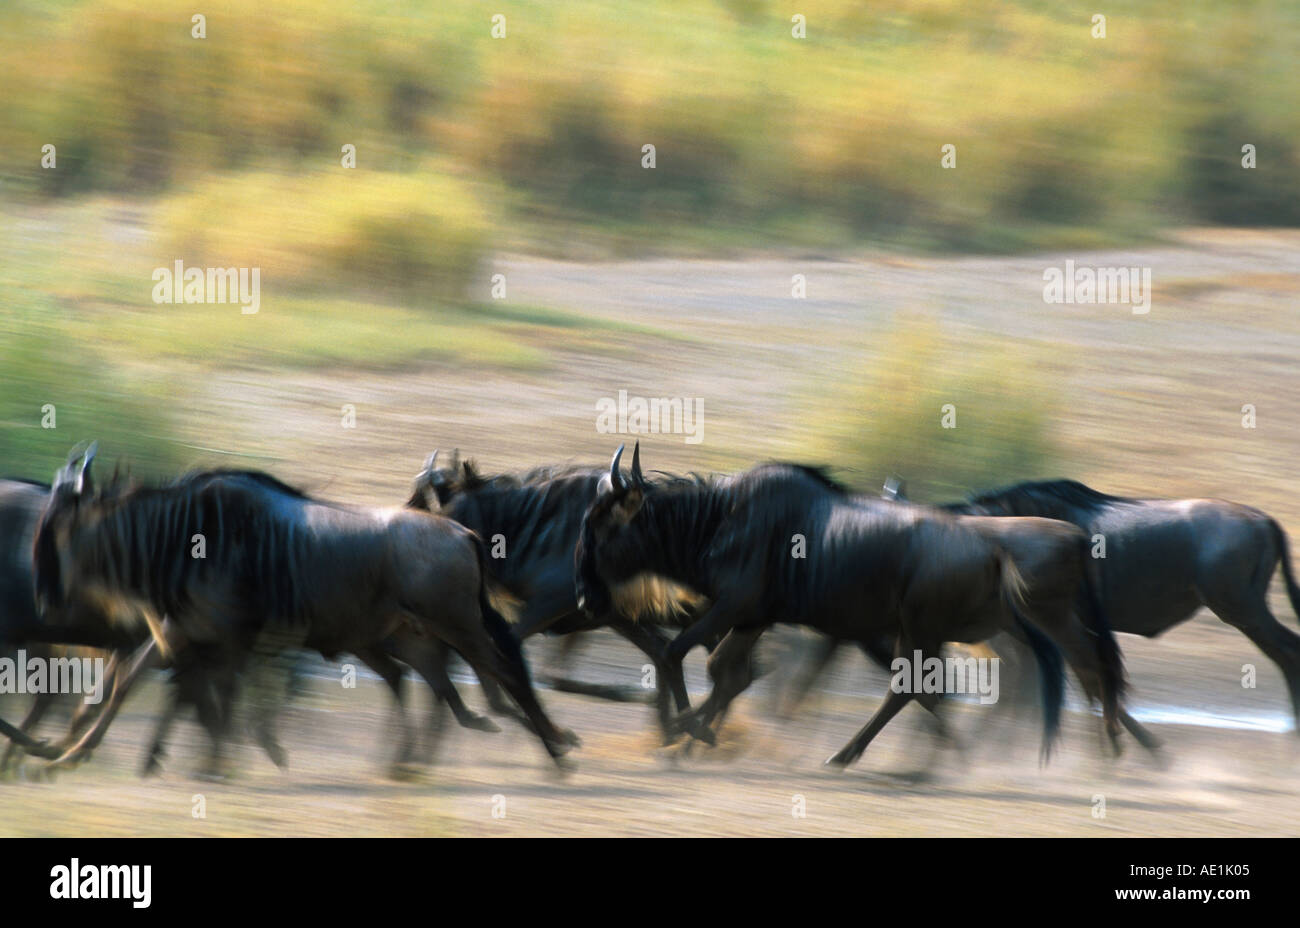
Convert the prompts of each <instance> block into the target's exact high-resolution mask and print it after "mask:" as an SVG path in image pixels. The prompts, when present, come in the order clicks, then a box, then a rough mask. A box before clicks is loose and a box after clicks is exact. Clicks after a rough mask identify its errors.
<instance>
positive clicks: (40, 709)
mask: <svg viewBox="0 0 1300 928" xmlns="http://www.w3.org/2000/svg"><path fill="white" fill-rule="evenodd" d="M57 698H58V697H57V696H55V695H54V694H53V693H37V694H36V696H35V698H34V699H33V700H32V707H31V709H30V710H28V712H27V717H26V718H24V719H23V720H22V723H21V724H20V725H19V726H18V729H19V731H21V732H22V733H23V734H24V735H27V736H29V737H30V736H31V735H32V732H33V731H34V730H35V728H36V726H37V725H39V724H40V723H41V719H42V718H44V717H45V713H46V712H48V711H49V709H50V707H51V706H52V705H54V701H55V700H56V699H57ZM38 743H40V744H44V743H45V742H43V741H41V742H38ZM20 750H22V748H21V747H20V746H19V743H18V742H17V741H10V742H9V746H8V747H7V748H5V753H4V757H3V758H0V773H5V772H7V771H8V770H9V768H10V766H12V764H13V762H14V760H15V759H16V758H17V757H18V753H19V751H20ZM51 756H54V755H51Z"/></svg>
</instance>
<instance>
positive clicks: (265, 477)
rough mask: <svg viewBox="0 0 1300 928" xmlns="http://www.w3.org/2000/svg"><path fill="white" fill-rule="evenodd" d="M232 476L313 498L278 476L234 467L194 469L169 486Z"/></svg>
mask: <svg viewBox="0 0 1300 928" xmlns="http://www.w3.org/2000/svg"><path fill="white" fill-rule="evenodd" d="M222 478H230V479H234V480H249V481H251V482H253V483H256V484H258V485H260V486H262V487H265V488H266V489H268V490H272V491H274V492H277V493H284V494H286V495H288V496H292V497H295V498H297V499H311V498H312V497H311V496H310V495H309V494H307V493H306V492H305V491H303V490H301V489H299V488H298V487H294V486H290V485H289V484H287V483H285V482H284V481H283V480H280V479H279V478H277V477H272V476H271V475H270V474H268V473H265V472H264V471H260V470H237V469H232V468H217V469H216V470H192V471H190V472H189V473H186V474H182V475H181V476H179V477H177V478H176V479H175V480H173V481H172V482H171V483H170V484H168V486H172V487H182V486H186V485H187V484H189V483H190V482H193V481H202V480H214V479H222Z"/></svg>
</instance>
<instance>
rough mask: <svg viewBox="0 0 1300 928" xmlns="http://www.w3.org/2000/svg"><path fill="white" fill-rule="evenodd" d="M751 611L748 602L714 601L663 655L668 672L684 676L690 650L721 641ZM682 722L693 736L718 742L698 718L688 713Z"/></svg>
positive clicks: (682, 718)
mask: <svg viewBox="0 0 1300 928" xmlns="http://www.w3.org/2000/svg"><path fill="white" fill-rule="evenodd" d="M750 611H751V610H750V607H749V604H747V603H739V602H728V601H726V600H721V599H720V600H717V601H715V602H714V603H713V604H712V605H711V606H709V608H708V610H707V611H706V612H705V613H704V615H702V616H700V618H699V619H697V620H696V621H695V622H694V624H692V625H691V626H689V627H688V628H686V629H685V630H684V631H682V632H681V633H680V634H679V635H678V636H677V637H676V638H674V639H673V640H672V642H671V643H670V644H669V645H668V648H667V650H666V651H665V652H664V663H665V664H666V665H667V669H668V672H669V673H670V674H673V675H675V676H681V675H682V673H683V671H682V662H683V661H684V660H685V658H686V655H687V654H688V653H689V652H690V650H691V648H694V647H695V646H696V645H705V644H707V643H708V642H710V641H713V640H717V639H720V638H722V637H723V636H724V635H726V634H727V633H728V632H729V631H731V629H732V628H734V627H736V626H737V625H740V624H742V623H743V621H744V620H745V619H746V618H747V617H748V613H749V612H750ZM670 679H675V677H670ZM679 721H680V722H681V723H682V724H683V725H684V726H685V730H686V731H687V732H688V733H689V734H690V735H691V736H692V737H695V738H698V739H699V740H701V741H704V742H707V743H708V744H715V743H717V739H716V738H715V737H714V736H713V732H712V731H711V730H710V729H709V728H708V727H707V726H705V725H701V724H700V722H699V719H698V718H696V717H695V715H694V714H693V713H688V714H687V715H686V716H684V717H681V718H680V719H679Z"/></svg>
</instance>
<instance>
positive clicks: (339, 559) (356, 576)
mask: <svg viewBox="0 0 1300 928" xmlns="http://www.w3.org/2000/svg"><path fill="white" fill-rule="evenodd" d="M89 463H90V462H89V456H86V457H85V458H83V459H82V461H81V463H80V465H78V464H77V463H76V462H75V461H74V462H70V463H69V464H68V465H67V466H65V467H64V468H63V469H62V470H60V472H59V474H58V475H57V476H56V479H55V481H54V484H53V486H52V488H51V490H50V494H49V502H48V504H47V506H46V508H45V511H44V513H43V514H42V516H41V520H40V523H39V526H38V529H37V535H36V544H35V568H36V578H35V579H36V592H37V601H38V605H40V606H41V607H42V608H44V609H46V610H49V611H50V612H51V613H52V614H57V613H58V612H59V611H60V610H61V609H63V608H64V607H65V606H66V604H69V603H77V602H91V603H96V604H98V605H99V606H101V607H102V608H103V609H104V610H105V611H106V612H108V613H110V614H112V613H114V612H116V611H118V610H119V608H120V607H121V606H124V605H125V606H128V607H130V608H131V609H133V610H135V611H137V612H139V613H140V614H142V615H143V616H145V618H146V619H147V620H148V622H149V627H150V631H151V635H152V638H153V640H154V641H155V642H156V643H157V644H158V647H159V648H160V649H162V648H164V647H169V638H172V637H175V638H176V639H178V640H179V641H181V642H182V643H183V645H184V646H185V647H187V648H197V649H201V650H203V651H204V652H205V653H206V655H207V660H208V661H210V662H211V663H212V664H213V665H215V666H217V667H224V668H237V667H239V665H240V663H241V661H242V659H243V658H244V657H245V656H246V655H247V654H248V653H249V651H250V649H251V647H252V645H253V643H254V641H255V640H256V638H257V636H258V635H259V634H260V633H262V632H264V631H265V630H267V629H272V630H275V629H299V630H301V632H302V640H303V645H304V647H307V648H310V649H313V650H317V651H320V652H321V653H322V654H323V655H324V656H326V657H327V658H332V657H334V656H335V655H337V654H340V653H342V652H351V653H353V654H356V655H357V656H358V657H360V658H362V659H363V660H365V661H366V662H367V663H369V664H371V666H372V667H377V668H382V667H385V666H391V667H393V668H395V670H396V676H397V679H398V680H399V681H400V677H401V670H400V667H397V666H396V664H395V662H394V661H392V659H391V658H390V657H388V656H387V655H386V654H385V653H384V652H383V651H382V649H381V647H380V644H381V642H382V641H383V640H384V639H385V638H387V637H388V636H390V635H392V634H393V632H394V631H396V630H397V629H399V628H401V627H403V626H405V627H408V628H410V629H412V630H413V631H414V632H415V633H417V634H420V635H432V636H436V637H437V638H438V639H439V640H441V641H443V642H445V643H446V644H447V645H448V646H450V647H452V648H454V649H455V650H456V651H458V652H459V653H460V654H461V655H462V656H463V657H464V658H465V660H466V661H467V662H469V664H470V666H471V667H473V668H474V670H475V672H476V673H478V674H480V675H481V676H485V677H490V678H492V679H494V680H496V681H497V682H499V683H500V684H501V685H502V686H503V687H504V688H505V689H506V691H507V692H508V693H509V694H510V696H511V697H512V698H513V699H514V700H515V701H516V702H517V703H518V705H519V707H520V709H522V710H523V712H524V714H525V716H526V717H527V719H528V720H529V722H530V723H531V725H532V726H533V728H534V730H535V731H536V732H537V734H538V737H539V738H540V739H541V740H542V742H543V744H544V746H545V747H546V749H547V751H548V752H549V753H550V755H551V756H552V757H553V758H555V759H557V761H558V759H559V758H560V757H561V756H562V755H563V754H564V753H565V752H566V750H567V748H568V746H569V745H568V743H567V740H566V737H565V735H564V734H563V733H561V732H560V730H559V729H557V728H556V726H555V725H554V724H553V723H552V722H551V720H550V719H549V717H547V715H546V713H545V712H544V711H543V709H542V707H541V705H540V704H539V702H538V701H537V698H536V694H535V693H534V692H533V689H532V686H531V682H530V680H529V676H528V670H527V667H526V665H525V664H524V660H523V655H522V653H521V651H520V649H519V645H518V642H517V641H516V640H515V639H514V637H513V636H512V635H511V634H510V633H509V629H508V627H507V625H506V623H505V620H504V619H503V618H502V617H501V616H500V614H499V613H497V612H496V611H495V610H494V609H493V608H492V606H491V604H490V602H489V601H488V596H487V590H486V586H485V583H486V571H485V569H484V563H483V562H484V557H485V553H484V550H483V546H482V543H481V541H480V540H479V539H478V538H477V536H475V535H474V534H473V533H472V532H470V531H469V530H468V529H465V528H464V527H462V526H460V525H458V524H457V523H455V522H453V521H451V520H450V519H444V518H441V517H439V516H434V515H430V514H427V513H420V512H413V511H411V510H406V509H391V510H381V509H365V508H360V507H346V506H342V505H337V504H334V503H330V502H326V501H323V500H318V499H314V498H312V497H309V496H307V495H306V494H304V493H302V492H300V491H298V490H296V489H294V488H292V487H289V486H287V485H285V484H283V483H281V482H280V481H278V480H276V479H275V478H273V477H271V476H269V475H267V474H263V473H259V472H255V471H229V470H217V471H202V472H197V473H192V474H189V475H186V476H183V477H180V478H178V479H177V480H175V481H173V482H171V483H169V484H165V485H161V486H141V485H130V486H119V485H112V486H108V487H106V488H98V487H96V488H93V489H92V487H91V485H90V484H89V483H88V482H87V481H86V480H85V476H84V475H85V473H86V471H87V469H88V467H89ZM164 620H165V622H164ZM391 685H392V684H391V683H390V686H391ZM394 692H395V694H396V695H398V696H399V700H398V712H399V716H400V717H401V723H402V730H403V739H402V743H401V745H400V748H399V753H398V762H399V763H403V762H405V761H406V760H407V759H408V758H409V756H410V752H411V749H412V746H413V738H412V729H411V727H410V725H409V724H407V721H406V719H405V713H404V712H403V710H402V705H401V701H400V689H399V688H398V687H396V686H394ZM115 695H116V694H115ZM110 708H111V706H110ZM107 711H108V710H106V713H107ZM217 749H218V750H219V742H218V747H217Z"/></svg>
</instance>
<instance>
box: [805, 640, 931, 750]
mask: <svg viewBox="0 0 1300 928" xmlns="http://www.w3.org/2000/svg"><path fill="white" fill-rule="evenodd" d="M916 651H919V652H921V653H920V654H915V653H914V652H916ZM904 655H906V656H907V657H908V659H909V660H912V659H918V660H920V661H921V662H922V665H924V662H925V660H926V658H928V657H938V656H939V643H938V642H932V643H928V644H927V645H925V646H916V645H912V644H910V643H909V642H907V641H906V640H905V638H904V636H902V635H900V636H899V638H898V644H897V645H896V646H895V648H894V656H895V657H900V656H904ZM912 699H913V694H912V693H910V692H899V691H897V690H895V689H894V688H893V687H892V686H891V687H890V688H889V692H888V693H887V694H886V695H885V701H884V702H883V703H881V705H880V708H879V709H877V710H876V714H875V715H873V716H872V717H871V720H870V721H869V722H867V724H866V725H864V726H862V729H861V730H860V731H859V732H858V733H857V734H856V735H854V736H853V739H852V740H851V741H849V743H848V744H846V745H844V747H842V748H840V750H839V751H837V752H836V753H835V754H832V755H831V756H830V758H828V759H827V761H826V763H827V764H830V765H833V766H837V767H847V766H848V765H849V764H851V763H853V762H854V761H856V760H857V759H858V758H859V757H861V756H862V752H863V751H865V750H866V749H867V745H869V744H870V743H871V739H872V738H874V737H876V735H878V734H879V733H880V730H881V729H882V728H884V727H885V726H886V725H888V724H889V722H890V720H891V719H893V717H894V716H896V715H898V713H899V712H901V711H902V710H903V707H904V706H906V705H907V704H908V703H909V702H911V701H912Z"/></svg>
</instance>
